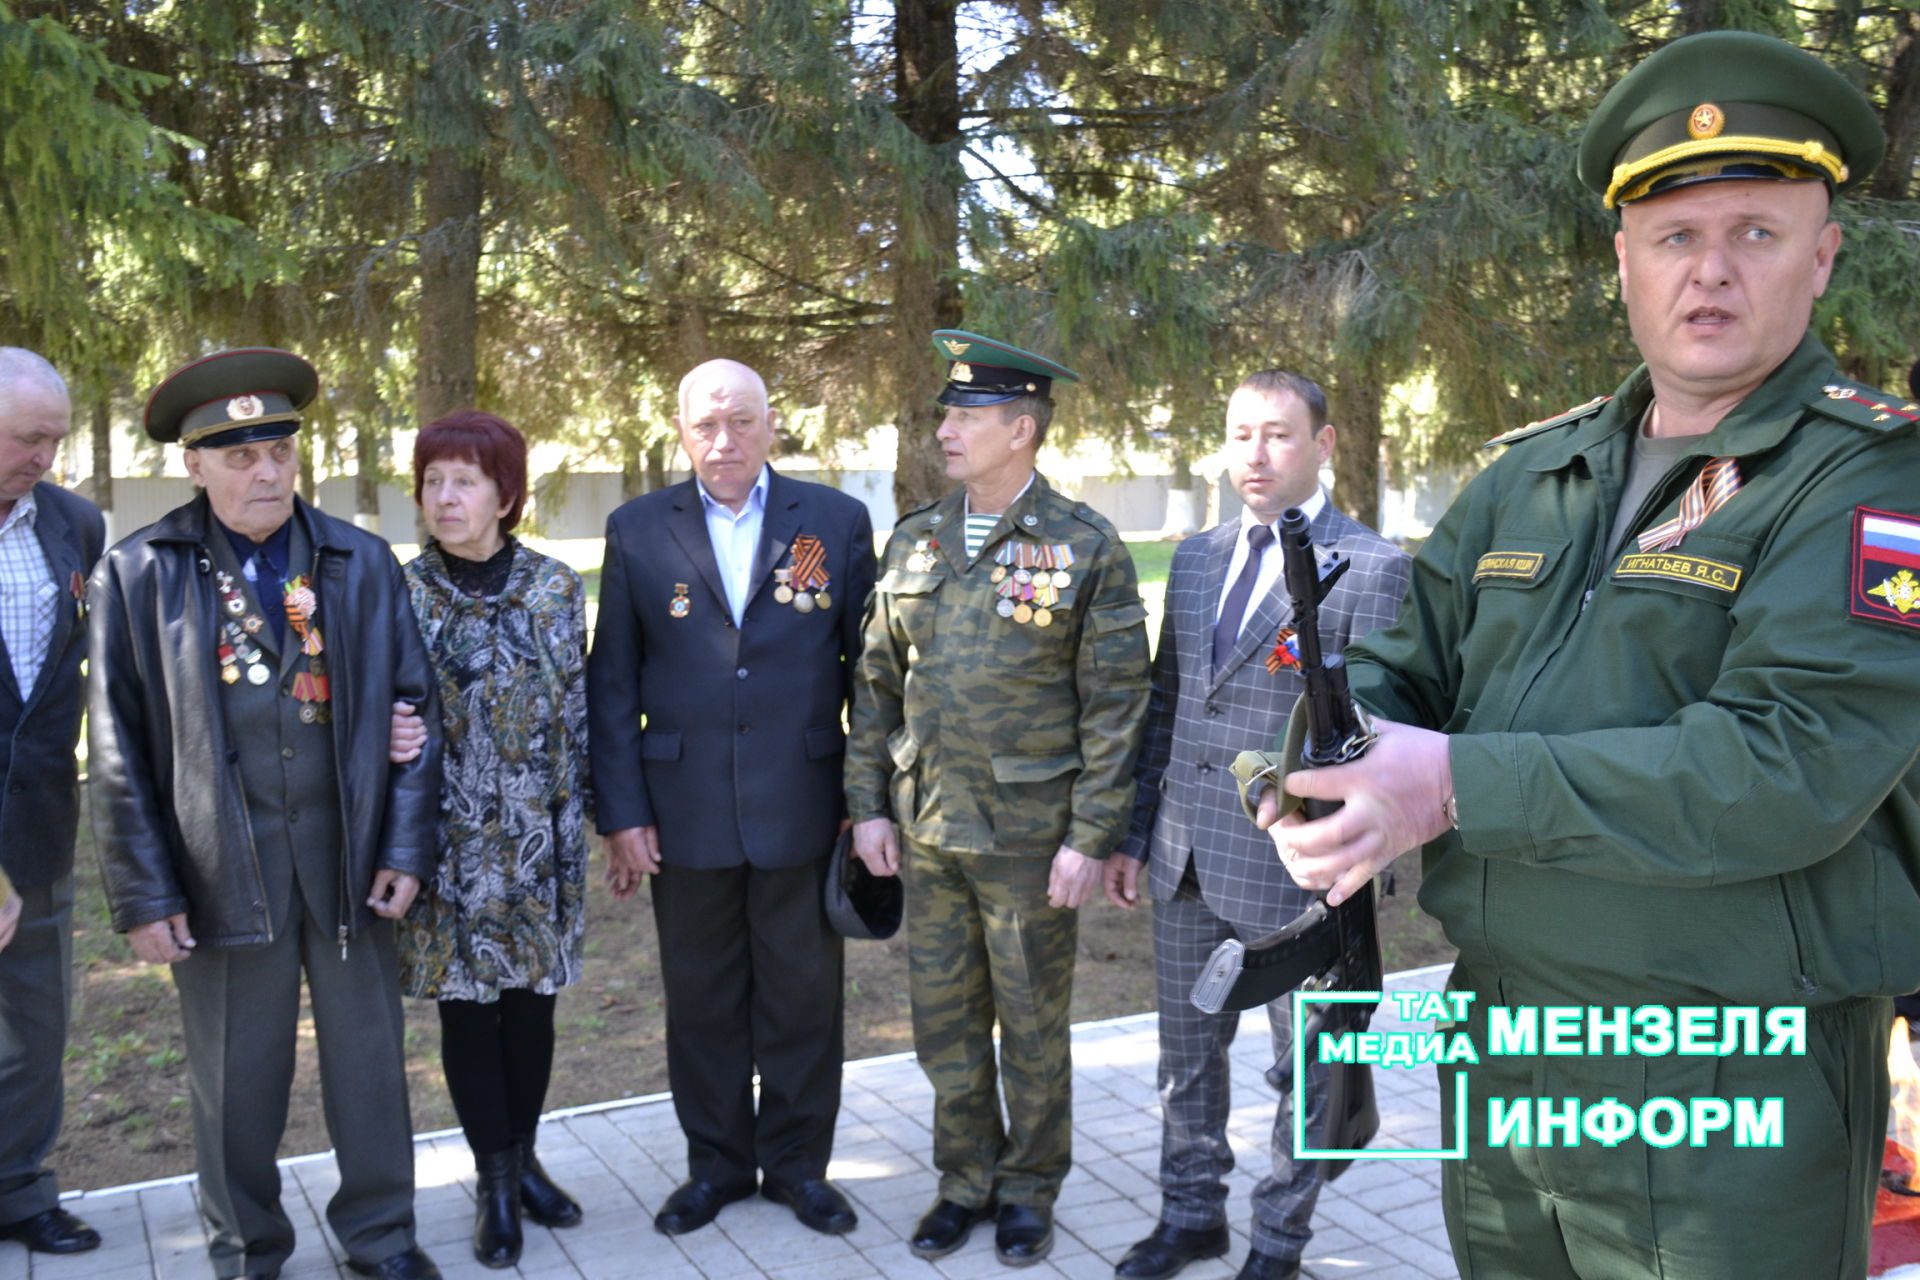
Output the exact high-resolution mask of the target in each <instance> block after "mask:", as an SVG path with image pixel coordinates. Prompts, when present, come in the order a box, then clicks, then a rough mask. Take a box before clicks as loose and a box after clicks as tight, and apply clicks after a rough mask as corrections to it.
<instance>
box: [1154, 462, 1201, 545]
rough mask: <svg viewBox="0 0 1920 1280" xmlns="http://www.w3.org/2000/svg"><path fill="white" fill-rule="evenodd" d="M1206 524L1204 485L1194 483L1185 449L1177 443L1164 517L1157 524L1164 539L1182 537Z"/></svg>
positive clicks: (1191, 468) (1193, 532) (1196, 531)
mask: <svg viewBox="0 0 1920 1280" xmlns="http://www.w3.org/2000/svg"><path fill="white" fill-rule="evenodd" d="M1206 525H1207V486H1206V485H1204V484H1198V485H1196V484H1195V483H1194V482H1193V464H1192V463H1190V462H1188V461H1187V451H1186V449H1185V448H1184V447H1181V446H1176V447H1175V449H1174V452H1173V478H1172V480H1171V481H1169V482H1168V484H1167V518H1166V521H1165V523H1163V524H1162V525H1161V526H1160V536H1161V537H1163V538H1184V537H1187V536H1188V535H1190V534H1195V533H1198V532H1200V530H1202V529H1204V528H1206Z"/></svg>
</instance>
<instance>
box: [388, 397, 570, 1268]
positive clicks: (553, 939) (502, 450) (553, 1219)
mask: <svg viewBox="0 0 1920 1280" xmlns="http://www.w3.org/2000/svg"><path fill="white" fill-rule="evenodd" d="M413 479H414V490H413V492H414V500H415V501H416V502H417V503H419V505H420V513H421V516H422V518H423V519H424V520H425V522H426V527H427V529H428V531H429V532H430V533H431V534H432V537H431V538H430V539H429V540H428V542H427V545H426V549H425V550H423V551H422V552H421V553H420V555H419V557H418V558H417V559H415V560H414V561H412V562H411V563H410V564H408V565H407V567H406V575H407V586H408V590H409V592H410V594H411V596H412V599H413V612H414V617H415V618H416V619H418V621H419V623H420V633H421V635H422V637H423V638H424V639H425V640H426V644H427V651H428V653H430V654H431V655H432V657H433V666H434V672H435V674H436V675H437V676H438V678H439V682H440V701H441V707H442V709H443V710H442V719H443V722H444V725H445V731H446V765H445V782H444V785H443V790H442V802H441V811H440V829H439V839H440V853H441V858H440V867H439V871H438V872H437V873H436V874H435V876H434V879H433V882H432V884H431V885H430V886H429V887H428V888H427V889H426V890H425V891H423V892H422V893H421V895H420V900H419V902H418V903H416V904H415V906H414V908H413V910H412V912H411V913H409V915H408V917H407V919H406V921H405V922H404V925H403V927H402V929H401V931H400V963H401V980H402V982H403V984H404V989H405V991H406V993H407V994H408V995H411V996H421V997H426V998H430V999H434V1000H437V1001H438V1002H439V1011H440V1031H441V1041H440V1052H441V1061H442V1063H443V1065H444V1066H445V1069H446V1076H447V1092H448V1093H449V1094H451V1095H452V1097H453V1107H454V1111H455V1112H456V1113H457V1114H458V1115H459V1117H460V1126H461V1128H462V1129H463V1130H465V1132H466V1138H467V1143H468V1145H469V1146H471V1147H472V1148H473V1155H474V1165H475V1168H476V1169H477V1170H478V1172H479V1187H478V1205H477V1207H476V1212H475V1219H474V1237H473V1247H474V1256H475V1257H477V1258H478V1259H479V1260H480V1261H481V1262H483V1263H485V1264H486V1265H487V1266H490V1267H510V1266H513V1265H514V1264H515V1263H516V1262H517V1261H518V1260H519V1257H520V1247H521V1226H520V1220H521V1214H522V1212H523V1211H524V1213H525V1215H526V1216H527V1217H528V1218H531V1219H532V1220H533V1221H535V1222H537V1223H540V1224H541V1225H543V1226H549V1227H565V1226H572V1225H573V1224H574V1223H576V1222H578V1221H579V1220H580V1206H579V1205H578V1204H577V1203H576V1202H575V1201H574V1200H573V1198H572V1197H571V1196H569V1195H567V1194H566V1193H565V1192H564V1191H562V1190H560V1189H559V1188H558V1187H556V1186H554V1185H553V1183H552V1182H551V1181H549V1180H548V1178H547V1176H546V1173H545V1171H544V1170H542V1169H541V1167H540V1163H539V1161H538V1160H536V1159H535V1158H534V1150H533V1149H534V1128H535V1126H536V1124H537V1123H538V1122H539V1117H540V1111H541V1108H542V1106H543V1104H544V1103H545V1100H546V1092H547V1080H548V1077H549V1075H550V1074H551V1070H552V1065H553V1012H554V1004H555V1000H556V998H557V997H556V993H557V992H558V991H559V989H560V988H561V987H564V986H568V985H570V984H571V983H574V982H577V981H578V980H579V978H580V936H581V928H582V925H583V923H584V919H583V906H584V901H585V896H586V894H585V890H586V867H587V839H586V821H587V808H588V799H589V798H588V778H589V774H588V772H587V705H586V615H585V592H584V590H583V588H582V586H581V583H580V578H579V575H577V574H576V573H574V571H573V570H572V569H569V568H568V567H567V566H565V565H563V564H561V563H559V562H558V561H556V560H552V559H549V558H548V557H546V556H543V555H540V554H539V553H537V552H535V551H531V550H529V549H528V548H526V547H524V546H522V545H521V544H520V543H518V542H516V541H515V540H514V539H513V538H512V537H510V536H508V535H509V534H510V532H511V531H512V529H513V527H514V525H515V524H517V523H518V522H519V519H520V509H521V506H522V504H523V502H524V500H525V498H526V493H527V444H526V440H525V439H524V438H523V437H522V436H521V435H520V433H519V432H518V431H517V430H515V429H514V428H513V427H512V426H511V425H509V424H508V423H506V422H504V421H502V420H501V419H499V418H496V417H494V416H493V415H492V414H488V413H479V412H476V411H474V410H463V411H461V412H458V413H453V414H449V415H448V416H446V417H444V418H441V419H439V420H438V421H436V422H434V423H433V424H432V425H430V426H428V427H427V428H426V429H425V430H423V431H421V433H420V435H419V438H418V440H417V441H416V442H415V444H414V448H413Z"/></svg>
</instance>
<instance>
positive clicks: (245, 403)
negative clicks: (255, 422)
mask: <svg viewBox="0 0 1920 1280" xmlns="http://www.w3.org/2000/svg"><path fill="white" fill-rule="evenodd" d="M264 412H266V410H264V409H262V408H261V407H260V397H258V396H235V397H234V398H233V399H231V400H229V401H227V417H229V418H232V419H233V420H234V421H236V422H237V421H239V420H240V419H242V418H257V417H259V416H260V415H261V414H262V413H264Z"/></svg>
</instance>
